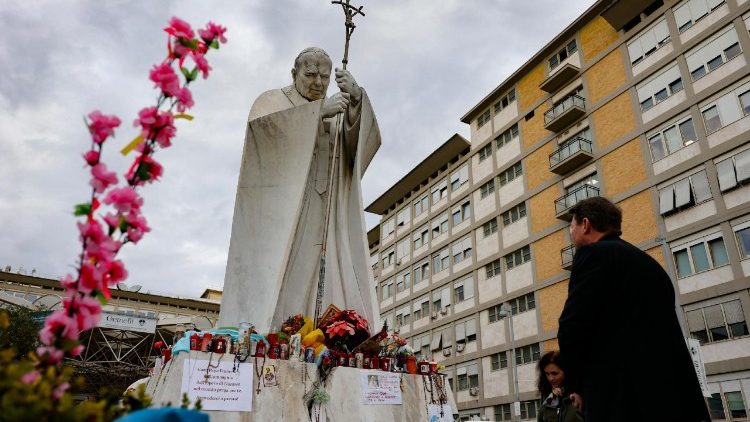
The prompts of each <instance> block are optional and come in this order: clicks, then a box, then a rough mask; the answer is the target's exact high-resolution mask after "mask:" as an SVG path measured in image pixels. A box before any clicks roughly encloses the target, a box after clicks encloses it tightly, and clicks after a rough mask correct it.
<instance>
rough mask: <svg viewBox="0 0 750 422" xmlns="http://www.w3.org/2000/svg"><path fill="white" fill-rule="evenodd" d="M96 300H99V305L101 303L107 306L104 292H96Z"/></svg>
mask: <svg viewBox="0 0 750 422" xmlns="http://www.w3.org/2000/svg"><path fill="white" fill-rule="evenodd" d="M96 299H97V300H99V303H101V304H102V306H104V305H106V304H107V298H106V297H104V293H102V292H96Z"/></svg>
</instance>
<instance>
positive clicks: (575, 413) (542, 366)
mask: <svg viewBox="0 0 750 422" xmlns="http://www.w3.org/2000/svg"><path fill="white" fill-rule="evenodd" d="M537 369H538V371H539V379H538V380H537V388H539V393H540V394H541V396H542V405H541V407H540V408H539V412H538V413H537V418H536V420H537V421H538V422H581V421H583V416H582V415H581V413H579V409H577V408H576V407H575V406H574V404H573V401H572V400H571V399H570V395H571V394H572V391H566V388H565V387H566V385H565V371H564V370H563V362H562V359H561V357H560V352H558V351H556V350H553V351H551V352H547V353H545V354H544V355H543V356H542V358H541V359H539V364H538V365H537Z"/></svg>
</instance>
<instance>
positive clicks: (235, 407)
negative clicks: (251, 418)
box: [182, 359, 253, 412]
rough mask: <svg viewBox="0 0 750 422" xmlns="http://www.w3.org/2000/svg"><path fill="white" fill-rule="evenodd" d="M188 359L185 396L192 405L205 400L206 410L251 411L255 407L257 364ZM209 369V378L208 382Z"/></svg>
mask: <svg viewBox="0 0 750 422" xmlns="http://www.w3.org/2000/svg"><path fill="white" fill-rule="evenodd" d="M208 362H209V361H207V360H192V359H186V360H185V366H184V367H183V370H182V393H186V394H187V395H188V398H189V399H190V402H191V403H195V401H196V400H198V399H200V400H201V405H202V406H203V410H225V411H233V412H250V411H251V410H252V408H253V365H252V364H251V363H241V364H239V365H237V370H236V371H233V368H234V362H232V361H227V362H220V363H218V366H217V363H216V362H212V363H211V368H208ZM206 368H208V379H206Z"/></svg>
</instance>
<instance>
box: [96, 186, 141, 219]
mask: <svg viewBox="0 0 750 422" xmlns="http://www.w3.org/2000/svg"><path fill="white" fill-rule="evenodd" d="M104 203H105V204H107V205H112V206H113V207H115V209H116V210H117V211H118V212H120V213H121V214H125V213H128V212H130V211H131V210H136V211H137V210H139V209H140V208H141V205H143V199H142V198H141V197H139V196H138V194H137V193H136V192H135V190H134V189H133V188H132V187H130V186H123V187H121V188H114V189H112V190H110V191H109V193H108V194H107V197H106V198H104Z"/></svg>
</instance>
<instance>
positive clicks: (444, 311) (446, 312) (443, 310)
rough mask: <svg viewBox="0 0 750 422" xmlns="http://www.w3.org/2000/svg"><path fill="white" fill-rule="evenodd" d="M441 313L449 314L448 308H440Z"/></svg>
mask: <svg viewBox="0 0 750 422" xmlns="http://www.w3.org/2000/svg"><path fill="white" fill-rule="evenodd" d="M440 313H441V314H443V315H448V308H440Z"/></svg>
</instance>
